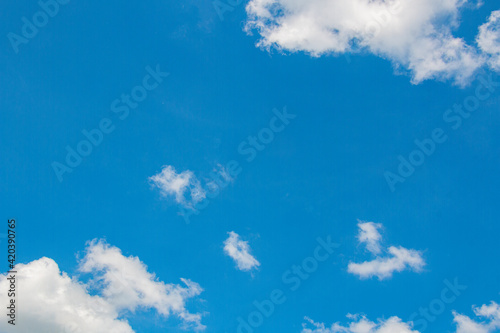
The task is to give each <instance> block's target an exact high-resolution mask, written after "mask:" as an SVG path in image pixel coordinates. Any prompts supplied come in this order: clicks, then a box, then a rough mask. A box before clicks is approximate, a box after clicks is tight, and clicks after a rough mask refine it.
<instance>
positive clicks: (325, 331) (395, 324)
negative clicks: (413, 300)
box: [302, 315, 418, 333]
mask: <svg viewBox="0 0 500 333" xmlns="http://www.w3.org/2000/svg"><path fill="white" fill-rule="evenodd" d="M348 318H350V319H351V320H352V321H351V323H349V324H348V325H347V326H343V325H341V324H339V323H334V324H333V325H332V326H331V327H326V326H325V324H323V323H315V322H314V321H312V320H311V319H309V318H307V317H306V318H305V319H306V320H307V321H308V323H304V324H302V333H418V331H413V330H412V327H411V324H409V323H405V322H403V321H402V320H401V319H399V318H398V317H391V318H389V319H387V320H382V319H380V320H378V322H376V323H375V322H372V321H370V320H368V319H366V317H364V316H359V315H354V316H353V315H349V316H348Z"/></svg>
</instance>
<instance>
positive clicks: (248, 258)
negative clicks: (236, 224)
mask: <svg viewBox="0 0 500 333" xmlns="http://www.w3.org/2000/svg"><path fill="white" fill-rule="evenodd" d="M228 234H229V237H228V238H227V239H226V240H225V241H224V252H225V253H226V254H227V255H228V256H230V257H231V258H233V260H234V261H235V262H236V264H237V266H238V269H240V270H242V271H250V270H252V269H254V268H256V267H258V266H260V262H258V261H257V259H255V258H254V257H253V256H252V255H251V254H250V246H249V245H248V242H246V241H242V240H241V239H240V236H239V235H238V234H237V233H235V232H234V231H231V232H229V233H228Z"/></svg>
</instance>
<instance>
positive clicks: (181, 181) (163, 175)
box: [149, 165, 206, 208]
mask: <svg viewBox="0 0 500 333" xmlns="http://www.w3.org/2000/svg"><path fill="white" fill-rule="evenodd" d="M149 180H150V181H151V182H152V184H153V185H154V186H156V187H157V188H159V189H160V192H161V193H162V194H163V195H164V196H169V195H172V196H174V197H175V201H176V202H177V203H179V204H182V205H183V206H185V207H188V208H193V206H194V205H195V204H196V203H198V202H200V201H201V200H203V199H205V196H206V193H205V190H204V189H203V188H202V187H201V185H200V182H199V181H198V179H197V178H196V176H195V175H194V173H193V172H192V171H189V170H186V171H183V172H181V173H177V172H176V171H175V168H174V167H173V166H171V165H167V166H164V167H163V169H162V170H161V172H160V173H158V174H156V175H154V176H152V177H149Z"/></svg>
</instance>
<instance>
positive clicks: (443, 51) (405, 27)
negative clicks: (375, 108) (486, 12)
mask: <svg viewBox="0 0 500 333" xmlns="http://www.w3.org/2000/svg"><path fill="white" fill-rule="evenodd" d="M479 5H480V2H478V3H475V2H473V0H250V2H249V3H248V5H247V7H246V11H247V14H248V21H247V25H246V27H247V30H248V31H257V32H258V33H259V34H260V36H261V38H260V40H259V42H258V46H260V47H264V48H267V49H270V48H276V49H278V50H283V51H289V52H298V51H304V52H306V53H308V54H310V55H312V56H315V57H318V56H321V55H326V54H341V53H350V52H361V51H367V52H369V53H372V54H375V55H377V56H379V57H382V58H384V59H388V60H390V61H391V62H392V63H393V64H394V67H395V68H396V70H397V71H398V72H404V71H406V72H409V73H410V74H411V76H412V81H413V83H420V82H422V81H424V80H428V79H438V80H453V81H454V82H455V83H456V84H459V85H466V84H467V83H469V82H470V80H471V78H472V76H473V75H474V74H475V73H476V71H477V70H478V69H479V68H481V67H482V66H484V65H485V64H490V65H492V67H493V68H497V69H498V52H497V51H498V47H499V45H500V43H499V40H498V29H497V27H498V13H495V12H494V13H492V16H491V18H490V21H489V22H488V23H487V24H485V25H483V26H482V27H481V29H482V30H480V33H479V35H478V41H477V43H476V44H478V45H479V47H478V46H477V45H468V44H467V43H466V42H465V41H464V40H463V39H462V38H459V37H457V36H454V31H455V30H456V29H457V28H458V27H459V25H460V13H461V11H463V10H464V8H465V7H468V8H470V7H477V6H479ZM481 43H482V44H481ZM495 66H496V67H495Z"/></svg>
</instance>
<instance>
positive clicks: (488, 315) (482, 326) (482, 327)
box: [453, 302, 500, 333]
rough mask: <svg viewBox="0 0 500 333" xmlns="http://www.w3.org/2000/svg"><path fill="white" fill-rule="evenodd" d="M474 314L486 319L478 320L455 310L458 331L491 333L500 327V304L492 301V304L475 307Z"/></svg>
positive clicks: (463, 332)
mask: <svg viewBox="0 0 500 333" xmlns="http://www.w3.org/2000/svg"><path fill="white" fill-rule="evenodd" d="M473 309H474V314H475V315H476V316H478V317H480V318H483V319H486V321H481V322H478V321H476V320H473V319H471V318H469V317H467V316H465V315H461V314H459V313H457V312H453V317H454V319H453V320H454V322H455V324H456V325H457V331H456V333H490V332H498V330H499V329H500V306H499V305H498V304H497V303H495V302H491V304H490V305H482V306H481V307H474V308H473Z"/></svg>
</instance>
